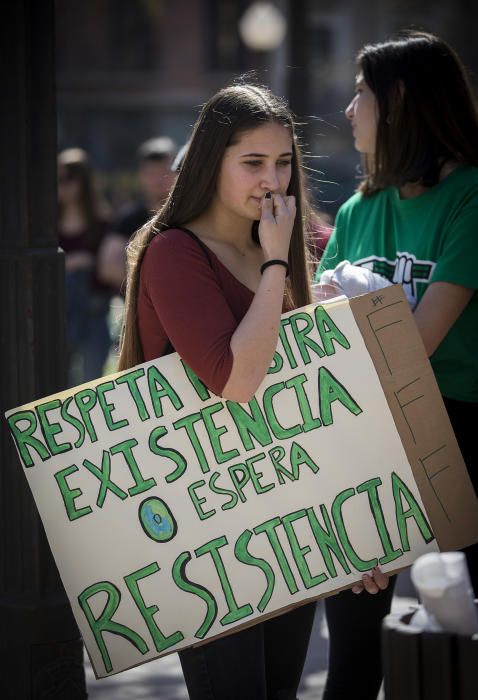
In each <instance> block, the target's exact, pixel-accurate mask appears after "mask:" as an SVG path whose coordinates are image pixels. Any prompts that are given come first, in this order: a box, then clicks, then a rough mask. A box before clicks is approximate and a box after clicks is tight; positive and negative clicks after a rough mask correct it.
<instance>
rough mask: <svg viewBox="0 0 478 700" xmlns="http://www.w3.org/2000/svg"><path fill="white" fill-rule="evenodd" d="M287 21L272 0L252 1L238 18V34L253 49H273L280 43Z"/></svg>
mask: <svg viewBox="0 0 478 700" xmlns="http://www.w3.org/2000/svg"><path fill="white" fill-rule="evenodd" d="M286 30H287V22H286V20H285V19H284V16H283V14H282V12H281V11H280V10H279V8H278V7H276V5H274V4H273V3H272V2H254V3H252V5H250V6H249V7H248V8H247V10H246V11H245V12H244V14H243V15H242V17H241V19H240V20H239V34H240V36H241V39H242V40H243V42H244V43H245V45H246V46H247V47H248V48H249V49H252V50H253V51H264V52H265V51H274V50H275V49H277V48H278V47H279V46H280V44H281V43H282V41H283V39H284V37H285V34H286Z"/></svg>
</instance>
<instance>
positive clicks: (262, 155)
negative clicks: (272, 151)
mask: <svg viewBox="0 0 478 700" xmlns="http://www.w3.org/2000/svg"><path fill="white" fill-rule="evenodd" d="M284 156H292V151H287V153H281V154H280V156H279V158H283V157H284ZM239 158H267V153H242V154H241V155H240V156H239Z"/></svg>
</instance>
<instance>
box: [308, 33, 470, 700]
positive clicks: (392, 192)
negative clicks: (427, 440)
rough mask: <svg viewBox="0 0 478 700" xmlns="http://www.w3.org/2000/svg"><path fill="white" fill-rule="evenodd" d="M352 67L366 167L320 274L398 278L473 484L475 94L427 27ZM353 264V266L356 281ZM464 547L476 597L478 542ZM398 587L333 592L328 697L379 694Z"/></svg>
mask: <svg viewBox="0 0 478 700" xmlns="http://www.w3.org/2000/svg"><path fill="white" fill-rule="evenodd" d="M357 63H358V66H359V74H358V76H357V80H356V94H355V97H354V98H353V100H352V102H351V103H350V104H349V106H348V107H347V109H346V112H345V114H346V116H347V118H348V119H349V121H350V123H351V125H352V131H353V135H354V139H355V147H356V149H357V150H358V151H359V152H360V153H361V154H363V160H364V166H365V175H364V179H363V181H362V184H361V185H360V187H359V192H358V193H357V194H355V195H354V196H353V197H351V198H350V199H349V200H348V201H347V202H346V203H345V204H344V205H343V206H342V207H341V209H340V210H339V212H338V215H337V219H336V224H335V230H334V233H333V235H332V237H331V239H330V240H329V243H328V246H327V248H326V250H325V253H324V257H323V259H322V262H321V266H320V267H319V273H318V276H320V275H322V279H323V280H324V279H325V281H326V282H328V283H330V282H334V281H338V282H339V283H340V281H341V270H343V268H342V267H341V266H339V267H338V268H337V267H336V266H337V264H338V263H342V265H343V261H347V260H348V261H351V262H352V263H354V264H355V265H356V266H359V267H358V268H357V271H356V272H357V279H359V278H360V277H363V276H364V274H365V272H366V271H367V270H368V271H370V272H371V273H375V274H377V273H378V274H379V275H383V276H384V277H386V278H388V279H389V280H390V281H392V282H396V283H401V284H403V286H404V290H405V292H406V294H407V297H408V299H409V301H411V303H412V306H413V307H414V308H415V320H416V322H417V325H418V328H419V330H420V332H421V335H422V338H423V342H424V344H425V348H426V350H427V352H428V355H429V356H430V361H431V363H432V366H433V369H434V371H435V375H436V378H437V381H438V385H439V387H440V390H441V392H442V395H443V398H444V402H445V406H446V408H447V410H448V413H449V416H450V420H451V423H452V425H453V428H454V430H455V434H456V436H457V439H458V442H459V444H460V448H461V451H462V454H463V457H464V460H465V463H466V464H467V467H468V470H469V472H470V476H471V478H472V481H473V483H474V487H475V490H478V489H477V486H478V466H477V459H476V454H477V452H476V437H475V434H474V433H475V432H476V427H475V426H476V425H477V423H478V353H477V347H478V295H477V293H476V289H477V286H478V274H477V267H476V265H477V260H478V167H477V166H478V117H477V113H476V109H475V106H474V101H473V97H472V93H471V90H470V87H469V84H468V81H467V78H466V76H465V71H464V68H463V66H462V64H461V63H460V60H459V59H458V57H457V56H456V54H455V53H454V52H453V51H452V49H450V47H449V46H447V45H446V44H445V42H443V41H442V40H440V39H438V38H437V37H435V36H432V35H430V34H426V33H422V32H407V33H405V34H404V35H403V36H401V37H399V38H397V39H396V40H392V41H387V42H385V43H382V44H376V45H371V46H365V48H363V49H362V51H361V52H360V53H359V55H358V60H357ZM334 267H335V271H334V273H333V274H331V273H330V272H329V270H330V269H331V268H334ZM326 269H327V272H326V273H325V274H323V273H324V270H326ZM352 272H353V270H352V269H351V267H349V268H348V271H347V274H348V278H349V280H350V279H352V277H351V274H352ZM342 291H344V292H345V293H347V289H346V288H343V287H342ZM355 293H357V292H356V291H355ZM468 426H470V427H468ZM466 553H467V559H468V565H469V568H470V575H471V578H472V582H473V583H474V586H475V592H476V593H478V557H477V546H476V545H474V546H473V547H470V548H468V549H467V551H466ZM392 590H393V586H389V588H388V590H387V591H385V592H380V593H379V595H377V596H375V597H369V596H367V597H366V598H364V597H363V596H355V597H354V596H353V594H351V593H350V592H349V591H346V592H344V593H341V594H339V595H338V596H335V597H333V598H328V599H327V601H326V613H327V620H328V624H329V630H330V662H329V676H328V680H327V687H326V691H325V694H324V700H338V699H339V698H340V699H342V698H345V697H354V698H355V699H358V698H364V699H367V700H372V698H376V696H377V693H378V690H379V686H380V682H381V676H382V673H381V665H380V628H381V622H382V618H383V617H384V615H385V614H387V613H388V612H389V609H390V602H391V598H392ZM357 592H358V589H357ZM404 671H405V672H406V670H404Z"/></svg>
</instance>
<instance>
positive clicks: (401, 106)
mask: <svg viewBox="0 0 478 700" xmlns="http://www.w3.org/2000/svg"><path fill="white" fill-rule="evenodd" d="M357 64H358V66H359V68H360V70H361V72H362V75H363V79H364V81H365V83H366V84H367V85H368V87H369V88H370V89H371V90H372V92H373V93H374V95H375V97H376V100H377V106H378V122H377V135H376V143H375V153H374V155H373V157H371V158H365V163H364V165H365V170H366V173H365V178H364V181H363V182H362V184H361V186H360V189H361V191H362V193H363V194H364V195H365V196H369V195H372V194H374V193H375V192H378V191H380V190H382V189H384V188H386V187H390V186H392V185H393V186H396V187H400V186H402V185H405V184H406V183H408V182H420V183H421V184H422V185H424V186H425V187H432V186H433V185H435V184H436V183H437V182H438V180H439V178H440V170H441V168H442V166H443V164H444V163H445V162H446V161H448V160H455V161H459V162H465V163H468V164H470V165H478V115H477V111H476V103H475V99H474V96H473V93H472V90H471V87H470V83H469V81H468V78H467V76H466V72H465V69H464V67H463V64H462V63H461V61H460V59H459V58H458V56H457V54H456V53H455V52H454V51H453V49H452V48H451V47H450V46H448V44H446V42H445V41H443V40H442V39H440V38H438V37H437V36H434V35H433V34H428V33H426V32H418V31H411V30H408V31H404V32H403V33H402V35H401V36H399V37H397V38H396V39H392V40H389V41H386V42H383V43H379V44H371V45H367V46H365V47H364V48H363V49H362V50H361V51H360V52H359V54H358V56H357Z"/></svg>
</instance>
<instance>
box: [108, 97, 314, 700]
mask: <svg viewBox="0 0 478 700" xmlns="http://www.w3.org/2000/svg"><path fill="white" fill-rule="evenodd" d="M304 209H305V205H304V196H303V191H302V173H301V160H300V153H299V148H298V146H297V141H296V136H295V131H294V122H293V119H292V116H291V113H290V111H289V109H288V108H287V106H286V105H285V104H284V102H283V101H282V100H280V99H279V98H277V97H275V96H274V95H272V94H271V93H270V92H269V91H268V90H267V89H264V88H259V87H257V86H253V85H246V84H238V85H234V86H232V87H228V88H225V89H223V90H221V91H220V92H218V93H217V94H216V95H214V97H212V98H211V99H210V100H209V102H208V103H207V104H206V105H205V107H204V108H203V110H202V112H201V114H200V116H199V119H198V121H197V123H196V125H195V127H194V130H193V134H192V138H191V140H190V142H189V147H188V150H187V154H186V156H185V159H184V162H183V164H182V166H181V169H180V172H179V175H178V179H177V182H176V184H175V186H174V188H173V190H172V192H171V194H170V196H169V198H168V200H167V202H166V204H165V205H164V207H163V208H162V209H161V210H160V211H159V212H158V214H157V215H156V216H155V217H154V218H153V219H152V221H150V222H149V223H148V224H147V225H146V226H145V227H143V228H142V229H141V230H140V231H139V232H138V233H137V234H136V236H135V237H134V239H133V240H132V241H131V243H130V245H129V248H128V264H129V272H128V281H127V293H126V317H125V323H124V332H123V341H122V347H121V356H120V363H119V368H120V369H127V368H129V367H131V366H133V365H135V364H138V363H141V362H144V361H147V360H151V359H153V358H157V357H160V356H161V355H165V354H167V353H168V352H171V351H172V350H173V349H174V350H176V351H177V352H178V353H179V355H180V356H181V357H182V358H183V360H184V361H185V362H186V364H187V365H188V366H189V367H191V368H192V369H193V370H194V372H195V373H196V374H197V375H198V376H199V377H200V379H202V381H203V382H204V383H205V384H206V386H207V387H208V388H209V389H211V390H212V391H213V392H214V393H215V394H217V395H219V396H222V397H224V398H227V399H231V400H233V401H239V402H246V401H248V400H250V399H251V398H252V396H253V395H254V393H255V392H256V390H257V389H258V387H259V385H260V384H261V382H262V380H263V379H264V377H265V375H266V372H267V369H268V368H269V366H270V364H271V361H272V357H273V354H274V351H275V348H276V345H277V341H278V334H279V322H280V317H281V314H282V313H283V312H285V311H287V310H291V309H293V308H295V307H300V306H303V305H305V304H307V303H309V302H310V285H309V278H308V271H307V259H306V249H305V244H304V231H303V221H304V216H305V211H304ZM314 610H315V606H314V605H313V604H309V605H304V606H301V607H299V608H297V609H295V610H293V611H292V612H289V613H286V614H284V615H281V616H279V617H276V618H274V619H271V620H268V621H266V622H263V623H259V624H256V625H255V626H253V627H250V628H248V629H246V630H243V631H241V632H238V633H236V634H232V635H230V636H227V637H224V638H221V639H219V640H216V641H213V642H210V643H208V644H205V645H204V646H201V647H199V648H196V649H188V650H186V651H183V652H180V658H181V664H182V667H183V671H184V676H185V679H186V683H187V686H188V691H189V694H190V697H191V698H192V700H204V699H206V698H208V699H210V698H216V699H217V700H236V699H237V700H239V699H240V700H244V698H254V700H279V699H282V700H295V698H296V696H297V688H298V686H299V682H300V677H301V673H302V668H303V665H304V661H305V656H306V651H307V645H308V641H309V636H310V631H311V628H312V622H313V617H314Z"/></svg>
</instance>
